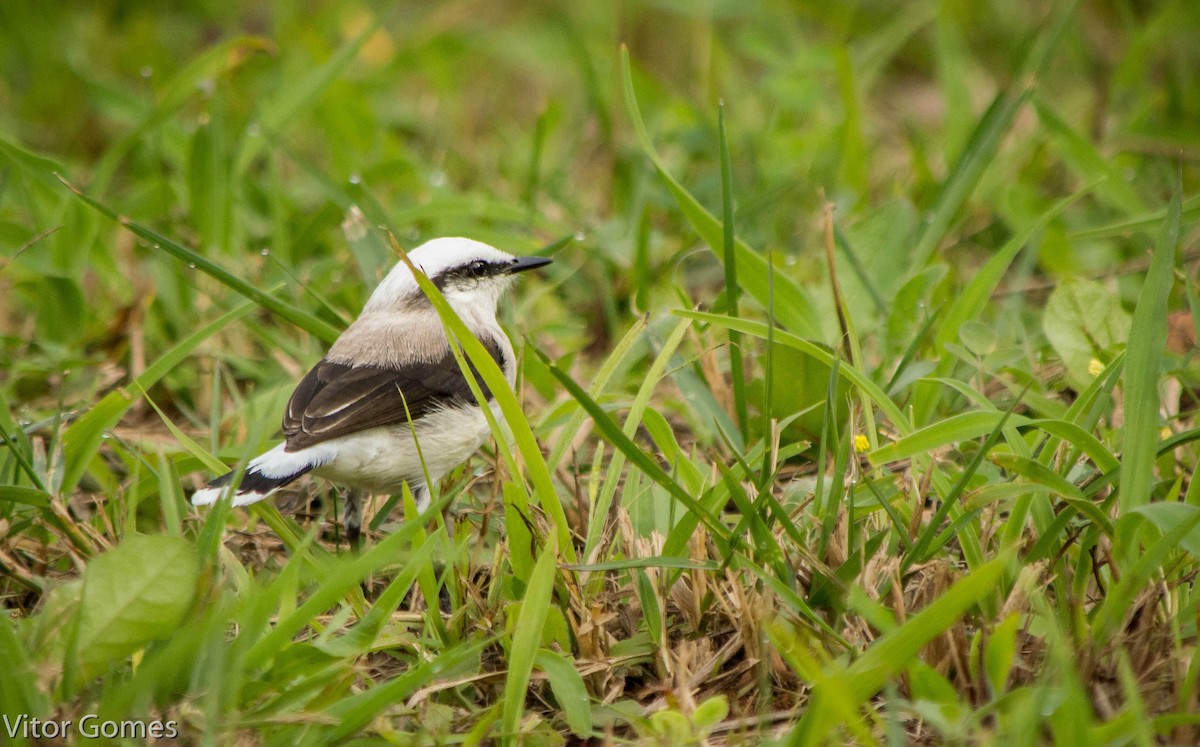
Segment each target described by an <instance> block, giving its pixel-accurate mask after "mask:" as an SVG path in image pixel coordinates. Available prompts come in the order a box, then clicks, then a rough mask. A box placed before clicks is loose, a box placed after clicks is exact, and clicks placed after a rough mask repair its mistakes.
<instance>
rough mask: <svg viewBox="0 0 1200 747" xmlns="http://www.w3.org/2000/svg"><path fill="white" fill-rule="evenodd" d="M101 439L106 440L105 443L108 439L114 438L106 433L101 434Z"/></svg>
mask: <svg viewBox="0 0 1200 747" xmlns="http://www.w3.org/2000/svg"><path fill="white" fill-rule="evenodd" d="M100 438H102V439H104V440H105V441H107V440H108V439H110V438H112V434H111V433H109V432H108V431H105V432H103V433H101V434H100Z"/></svg>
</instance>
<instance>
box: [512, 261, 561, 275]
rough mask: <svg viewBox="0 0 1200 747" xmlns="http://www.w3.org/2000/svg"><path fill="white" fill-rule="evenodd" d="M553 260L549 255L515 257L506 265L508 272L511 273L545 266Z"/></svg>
mask: <svg viewBox="0 0 1200 747" xmlns="http://www.w3.org/2000/svg"><path fill="white" fill-rule="evenodd" d="M553 261H554V260H552V259H550V258H549V257H517V258H516V259H514V260H513V261H512V264H510V265H509V266H508V274H509V275H512V274H514V273H518V272H525V271H526V270H535V269H537V268H539V267H545V266H546V265H548V264H550V263H551V262H553Z"/></svg>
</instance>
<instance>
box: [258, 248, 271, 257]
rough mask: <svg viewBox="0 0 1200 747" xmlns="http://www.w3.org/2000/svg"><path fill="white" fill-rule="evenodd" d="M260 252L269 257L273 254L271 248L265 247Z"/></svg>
mask: <svg viewBox="0 0 1200 747" xmlns="http://www.w3.org/2000/svg"><path fill="white" fill-rule="evenodd" d="M259 254H261V255H263V256H264V257H269V256H271V250H270V249H263V250H262V251H261V252H259Z"/></svg>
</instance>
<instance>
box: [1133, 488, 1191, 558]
mask: <svg viewBox="0 0 1200 747" xmlns="http://www.w3.org/2000/svg"><path fill="white" fill-rule="evenodd" d="M1197 512H1200V507H1197V506H1193V505H1190V504H1187V503H1175V502H1163V503H1147V504H1146V505H1144V506H1138V507H1137V508H1134V509H1132V513H1135V514H1138V515H1139V516H1144V517H1146V518H1147V519H1149V520H1150V523H1152V524H1154V526H1156V527H1158V530H1159V531H1160V532H1169V531H1171V530H1172V529H1173V528H1175V527H1177V526H1179V525H1180V524H1184V523H1187V522H1190V521H1191V520H1192V517H1194V516H1195V515H1196V513H1197ZM1179 546H1180V547H1182V548H1183V549H1184V550H1187V551H1188V552H1190V553H1191V554H1192V555H1194V556H1195V557H1196V558H1197V559H1200V527H1196V528H1195V529H1193V530H1192V531H1190V532H1188V533H1187V534H1185V535H1183V537H1181V538H1180V540H1179Z"/></svg>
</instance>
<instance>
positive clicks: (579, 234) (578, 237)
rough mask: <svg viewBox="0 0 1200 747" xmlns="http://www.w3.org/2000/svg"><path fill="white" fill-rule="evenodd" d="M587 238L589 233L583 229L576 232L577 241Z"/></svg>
mask: <svg viewBox="0 0 1200 747" xmlns="http://www.w3.org/2000/svg"><path fill="white" fill-rule="evenodd" d="M586 238H587V234H585V233H584V232H583V231H576V232H575V240H576V241H583V240H584V239H586Z"/></svg>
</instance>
